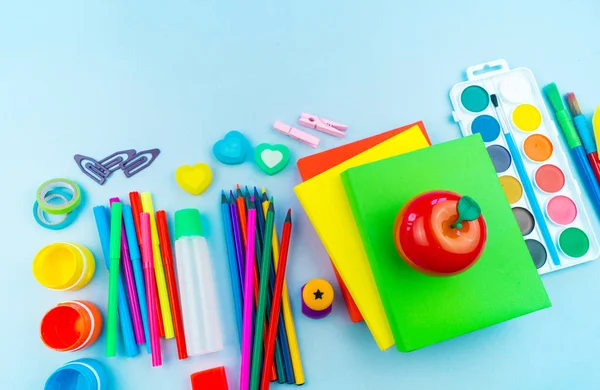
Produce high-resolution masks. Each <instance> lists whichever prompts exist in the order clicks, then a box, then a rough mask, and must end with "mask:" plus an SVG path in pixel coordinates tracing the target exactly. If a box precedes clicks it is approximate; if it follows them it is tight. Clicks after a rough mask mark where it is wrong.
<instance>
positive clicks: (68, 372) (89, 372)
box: [44, 359, 109, 390]
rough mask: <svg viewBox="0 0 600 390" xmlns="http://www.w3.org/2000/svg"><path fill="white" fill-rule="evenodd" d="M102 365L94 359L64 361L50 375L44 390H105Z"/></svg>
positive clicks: (104, 375) (105, 382)
mask: <svg viewBox="0 0 600 390" xmlns="http://www.w3.org/2000/svg"><path fill="white" fill-rule="evenodd" d="M107 389H109V386H108V379H107V374H106V371H105V370H104V367H102V365H101V364H100V362H99V361H97V360H94V359H79V360H74V361H72V362H69V363H66V364H65V365H63V366H62V367H60V368H58V369H57V370H56V371H54V372H53V373H52V375H50V377H49V378H48V380H46V384H45V385H44V390H107Z"/></svg>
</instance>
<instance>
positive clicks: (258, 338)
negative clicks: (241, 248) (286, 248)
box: [250, 198, 275, 390]
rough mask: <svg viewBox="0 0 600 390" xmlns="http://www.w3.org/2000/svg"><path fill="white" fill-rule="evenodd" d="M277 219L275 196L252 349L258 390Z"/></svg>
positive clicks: (254, 386)
mask: <svg viewBox="0 0 600 390" xmlns="http://www.w3.org/2000/svg"><path fill="white" fill-rule="evenodd" d="M274 219H275V208H274V206H273V198H271V202H270V204H269V210H268V211H267V220H266V222H265V234H264V245H263V248H264V249H263V253H262V261H261V265H260V276H261V278H260V286H259V289H258V308H257V310H256V324H255V326H254V347H253V348H254V349H253V350H252V360H251V361H252V371H251V372H250V390H258V388H259V386H260V370H261V369H262V359H261V357H262V356H261V355H262V352H263V351H262V346H263V328H264V323H265V314H266V310H267V298H268V291H269V261H270V260H271V243H272V237H273V221H274Z"/></svg>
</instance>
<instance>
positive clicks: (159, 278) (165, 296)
mask: <svg viewBox="0 0 600 390" xmlns="http://www.w3.org/2000/svg"><path fill="white" fill-rule="evenodd" d="M140 197H141V198H142V210H143V211H144V212H145V213H149V214H150V229H151V230H152V254H153V255H154V274H155V275H156V288H157V290H158V300H159V302H160V312H161V314H162V319H163V324H164V326H165V338H166V339H172V338H173V337H175V329H174V328H173V317H172V316H171V306H169V292H168V291H167V279H166V278H165V269H164V267H163V262H162V256H161V254H160V243H159V241H158V230H157V229H156V219H155V217H154V206H153V205H152V196H151V195H150V193H149V192H142V193H141V194H140Z"/></svg>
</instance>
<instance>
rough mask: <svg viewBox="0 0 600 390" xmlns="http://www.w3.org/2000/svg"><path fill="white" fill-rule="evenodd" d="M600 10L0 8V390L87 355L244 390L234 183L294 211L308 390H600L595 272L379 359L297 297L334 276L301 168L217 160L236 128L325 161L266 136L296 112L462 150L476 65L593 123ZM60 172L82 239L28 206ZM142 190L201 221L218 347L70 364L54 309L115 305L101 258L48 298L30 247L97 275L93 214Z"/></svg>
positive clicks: (579, 272)
mask: <svg viewBox="0 0 600 390" xmlns="http://www.w3.org/2000/svg"><path fill="white" fill-rule="evenodd" d="M599 14H600V3H599V2H598V1H597V0H579V1H576V0H573V1H564V0H546V1H527V0H506V1H502V2H498V1H467V0H458V1H441V0H439V1H397V0H388V1H364V2H356V1H354V2H349V1H322V0H303V1H293V2H292V1H281V0H279V1H278V0H271V1H233V0H232V1H215V0H205V1H169V2H158V1H137V2H134V1H52V2H49V1H48V2H46V1H44V2H30V1H25V0H21V1H13V2H10V3H9V2H6V1H0V134H1V137H2V141H1V145H2V152H1V154H0V166H1V167H2V168H1V169H2V173H1V178H2V190H1V191H0V201H1V202H0V204H2V207H3V210H2V221H3V223H2V229H1V231H2V235H1V237H2V238H1V243H2V256H1V257H2V260H1V262H2V266H3V268H2V272H1V273H0V275H1V276H0V292H1V294H2V297H3V298H2V309H3V310H2V315H1V318H2V320H1V321H0V334H1V335H2V336H1V337H2V353H1V354H0V363H1V368H0V371H1V373H2V375H1V376H0V388H3V389H41V388H42V387H43V383H44V381H45V379H46V377H47V375H48V374H50V373H51V372H52V371H53V370H54V369H55V368H57V367H58V366H59V365H61V364H62V363H64V362H66V361H68V360H71V359H75V358H80V357H95V358H99V359H101V360H102V361H103V362H104V363H105V364H106V365H107V366H108V368H109V369H110V371H111V372H112V377H113V380H114V381H115V382H116V383H117V385H116V386H115V388H117V389H144V388H145V389H166V388H169V389H186V388H188V387H189V384H188V382H189V375H190V374H191V373H192V372H195V371H198V370H202V369H207V368H210V367H213V366H218V365H225V366H226V367H227V370H228V376H229V380H230V385H231V388H236V387H237V383H238V369H239V353H238V343H237V336H236V330H235V323H234V315H233V303H232V299H231V292H230V285H229V275H228V267H227V261H226V257H225V249H224V239H223V233H222V226H221V215H220V212H219V207H218V205H219V192H220V189H221V188H227V189H229V188H232V187H233V186H234V185H235V184H236V183H241V184H248V185H259V186H260V185H264V186H266V187H267V188H268V190H269V192H270V193H271V194H272V195H274V196H275V197H276V202H277V205H278V213H279V217H278V225H279V226H280V224H281V218H282V216H283V214H284V211H285V208H287V207H292V208H293V210H294V215H295V219H294V222H295V225H294V235H293V245H292V250H291V254H290V264H289V269H288V284H289V287H290V290H291V293H292V296H293V307H294V312H295V318H296V326H297V331H298V334H299V337H300V344H301V350H302V356H303V361H304V367H305V371H306V385H305V386H304V387H305V388H306V389H307V390H324V389H357V390H358V389H441V388H444V389H483V388H486V389H544V390H546V389H597V388H599V387H600V371H599V370H598V361H599V358H600V352H599V351H600V314H599V312H600V283H599V282H598V280H599V274H600V263H599V262H595V263H591V264H586V265H582V266H578V267H576V268H573V269H569V270H566V271H562V272H559V273H555V274H551V275H547V276H544V277H543V280H544V284H545V286H546V288H547V290H548V293H549V295H550V297H551V299H552V302H553V307H552V308H551V309H548V310H544V311H542V312H539V313H535V314H532V315H528V316H526V317H524V318H520V319H517V320H513V321H510V322H509V323H505V324H501V325H498V326H494V327H491V328H489V329H485V330H481V331H478V332H475V333H473V334H470V335H466V336H463V337H460V338H457V339H454V340H451V341H448V342H444V343H442V344H439V345H436V346H432V347H429V348H426V349H424V350H420V351H417V352H413V353H410V354H400V353H398V352H396V351H394V350H389V351H386V352H381V351H379V350H378V348H377V347H376V345H375V343H374V342H373V340H372V338H371V336H370V334H369V332H368V331H367V328H366V327H365V325H364V324H356V325H355V324H352V323H351V322H350V321H349V320H348V317H347V314H346V312H345V309H344V308H343V302H342V300H341V297H338V298H337V299H336V301H335V310H334V313H333V314H332V315H331V316H329V317H328V318H326V319H324V320H321V321H311V320H308V319H306V318H304V317H303V316H302V315H301V314H300V312H299V305H300V304H299V290H300V287H301V286H302V284H303V283H305V282H306V281H307V280H309V279H311V278H314V277H325V278H327V279H329V280H331V281H332V282H333V281H334V277H333V272H332V269H331V266H330V265H329V262H328V260H327V256H326V253H325V251H324V249H323V247H322V246H321V244H320V243H319V241H318V239H317V237H316V234H315V233H314V230H313V229H312V227H311V226H310V224H309V222H308V220H307V219H306V217H305V215H304V214H303V213H302V212H301V208H300V207H299V204H298V202H297V200H296V199H295V197H294V195H293V192H292V186H293V185H295V184H296V183H298V182H299V177H298V174H297V173H296V170H295V168H294V167H293V164H290V167H288V169H287V170H286V171H284V172H283V173H281V174H279V175H277V176H275V177H265V176H264V175H262V174H261V173H260V172H259V171H258V170H257V168H256V167H255V166H253V165H252V164H251V163H246V164H244V165H242V166H237V167H228V166H223V165H220V164H218V163H217V162H216V161H215V160H214V158H213V157H212V155H211V152H210V150H211V147H212V145H213V143H214V142H215V141H216V140H218V139H219V138H220V137H222V135H223V134H225V132H226V131H228V130H231V129H240V130H242V131H243V132H245V133H246V134H247V135H248V137H249V138H250V139H251V141H252V142H253V143H254V144H257V143H260V142H281V143H284V144H286V145H288V146H289V147H290V148H291V150H292V152H293V161H295V160H296V159H297V158H298V157H301V156H305V155H308V154H311V153H313V150H312V149H311V148H309V147H307V146H304V145H302V144H300V143H297V142H295V141H293V140H291V139H289V138H286V137H284V136H282V135H279V134H278V133H275V132H274V131H273V130H271V128H270V126H271V124H272V122H273V121H274V120H282V121H285V122H287V123H290V124H292V123H295V121H296V120H297V117H298V115H299V114H300V113H301V112H302V111H307V112H311V113H314V114H318V115H322V116H324V117H326V118H330V119H333V120H337V121H339V122H342V123H346V124H348V125H349V126H350V127H349V130H348V137H347V139H346V140H339V139H336V138H333V137H329V136H327V135H324V134H323V135H322V134H320V133H314V134H318V135H319V136H320V137H321V138H322V144H321V147H320V148H319V150H320V151H322V150H325V149H327V148H329V147H333V146H338V145H341V144H343V143H345V142H349V141H354V140H357V139H360V138H363V137H366V136H369V135H372V134H375V133H378V132H381V131H384V130H388V129H391V128H394V127H397V126H399V125H403V124H407V123H410V122H414V121H417V120H421V119H422V120H423V121H424V122H425V124H426V126H427V128H428V130H429V133H430V135H431V138H432V140H433V142H435V143H439V142H443V141H446V140H450V139H453V138H456V137H458V136H459V130H458V126H457V125H455V124H453V123H451V121H450V111H451V109H450V103H449V99H448V92H449V90H450V88H451V87H452V86H453V85H454V84H455V83H458V82H460V81H463V79H464V70H465V69H466V67H467V66H470V65H473V64H477V63H481V62H484V61H489V60H493V59H497V58H505V59H507V60H508V62H509V64H511V65H512V66H513V67H517V66H526V67H529V68H530V69H532V70H533V72H534V74H535V75H536V77H537V80H538V82H539V84H540V85H545V84H547V83H549V82H552V81H555V82H557V84H558V85H559V87H561V90H562V91H564V92H567V91H569V90H572V91H575V92H576V93H577V96H578V98H579V101H580V103H581V105H582V109H583V110H584V112H585V113H586V114H587V115H590V114H591V112H592V110H593V107H594V106H595V105H596V104H598V103H600V98H599V95H598V93H599V91H600V79H599V78H598V71H599V69H600V50H599V48H598V37H600V23H599V22H598V15H599ZM152 147H159V148H160V149H161V150H162V154H161V156H160V157H159V158H158V159H157V160H156V162H155V163H154V165H153V166H152V167H151V168H149V169H148V170H146V171H145V172H143V173H142V174H139V175H138V176H136V177H135V178H132V179H128V180H126V179H125V178H124V177H123V175H122V174H120V173H116V174H114V175H113V176H112V177H111V178H110V179H109V180H108V182H107V183H106V185H104V186H103V187H100V186H98V185H96V184H95V183H93V182H92V181H90V179H88V178H87V177H86V176H84V175H83V174H82V173H81V172H80V171H79V169H78V167H77V166H76V164H75V163H74V162H73V159H72V156H73V155H74V154H76V153H81V154H85V155H88V156H93V157H95V158H98V159H100V158H102V157H104V156H106V155H108V154H110V153H112V152H113V151H116V150H121V149H127V148H136V149H138V150H142V149H146V148H152ZM197 162H208V163H210V164H211V165H212V167H213V170H214V181H213V184H212V186H211V187H210V189H209V190H208V191H207V192H206V193H205V194H203V195H202V196H200V197H197V198H195V197H192V196H190V195H187V194H186V193H184V192H183V191H182V190H180V189H179V188H178V187H177V185H176V183H175V180H174V175H173V173H174V170H175V169H176V168H177V167H178V166H179V165H183V164H192V163H197ZM61 176H64V177H69V178H73V179H75V180H77V181H79V182H80V183H81V185H82V186H83V187H84V190H85V192H86V194H87V200H86V205H85V209H84V210H83V215H82V216H81V217H80V218H79V220H77V221H76V223H75V224H74V225H73V226H72V227H71V228H69V229H67V230H64V231H59V232H52V231H48V230H44V229H41V228H40V227H39V226H37V225H36V223H35V222H34V220H33V218H32V216H31V205H32V203H33V199H34V193H35V190H36V188H37V186H38V185H39V184H40V183H41V182H43V181H44V180H46V179H49V178H53V177H61ZM131 190H140V191H144V190H147V191H151V192H152V193H153V194H154V201H155V206H156V208H157V209H159V208H164V209H166V210H168V211H169V212H173V211H175V210H177V209H180V208H185V207H197V208H199V209H200V210H201V212H203V213H205V215H206V218H205V220H206V221H207V230H208V231H209V237H208V239H209V246H210V250H211V252H212V257H213V265H214V274H215V279H216V281H217V286H218V291H217V292H218V299H219V302H220V304H221V311H220V317H221V320H222V330H223V333H224V343H225V347H224V349H223V351H222V352H220V353H217V354H213V355H208V356H203V357H200V358H191V359H188V360H186V361H183V362H180V361H178V360H177V358H176V349H175V343H174V341H170V342H168V343H165V342H163V347H164V348H165V351H166V352H165V354H164V358H165V365H164V367H162V368H156V369H152V368H151V367H150V358H149V357H148V356H144V354H140V356H138V357H137V358H135V359H130V360H127V359H124V358H118V359H112V360H107V359H105V358H103V353H104V338H101V339H100V341H99V342H98V343H97V344H96V345H94V346H93V347H91V348H89V349H87V350H85V351H82V352H78V353H75V354H60V353H56V352H53V351H50V350H48V349H47V348H45V347H44V346H43V345H42V343H41V341H40V340H39V336H38V324H39V320H40V318H41V316H42V315H43V313H44V312H45V311H46V310H48V309H49V308H51V307H52V306H53V305H55V304H56V303H58V302H59V301H63V300H69V299H89V300H91V301H93V302H95V303H97V304H98V305H99V306H100V307H101V309H102V310H105V308H106V285H107V272H106V270H105V269H104V268H103V267H102V266H101V265H99V267H98V271H97V273H96V276H95V277H94V279H93V281H92V282H91V283H90V285H89V286H87V287H86V288H84V289H83V290H80V291H78V292H70V293H58V292H52V291H48V290H45V289H44V288H42V287H41V286H40V285H38V284H37V283H36V282H35V280H34V279H33V277H32V274H31V271H30V269H31V262H32V258H33V256H34V254H35V253H36V251H37V250H38V249H39V248H41V247H42V246H44V245H46V244H49V243H52V242H55V241H73V242H77V243H80V244H83V245H86V246H88V247H89V248H90V249H91V250H92V251H93V252H94V254H96V255H97V256H98V262H99V264H102V260H101V259H102V257H101V252H100V245H99V242H98V238H97V234H96V229H95V224H94V221H93V217H92V212H91V207H92V205H96V204H102V203H107V201H108V198H109V197H111V196H115V195H118V196H123V197H124V196H126V195H127V193H128V192H129V191H131ZM593 218H594V221H595V223H596V226H598V225H597V221H596V220H595V216H593ZM336 289H337V284H336ZM336 291H339V290H336ZM274 387H276V388H284V387H283V386H274Z"/></svg>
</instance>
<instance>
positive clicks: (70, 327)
mask: <svg viewBox="0 0 600 390" xmlns="http://www.w3.org/2000/svg"><path fill="white" fill-rule="evenodd" d="M101 331H102V315H101V314H100V310H98V308H97V307H96V306H95V305H94V304H92V303H90V302H86V301H68V302H62V303H59V304H58V305H56V307H54V308H52V309H50V310H49V311H48V312H47V313H46V314H45V315H44V317H43V318H42V321H41V324H40V337H41V339H42V342H43V343H44V344H45V345H46V346H47V347H48V348H50V349H53V350H55V351H58V352H73V351H78V350H81V349H84V348H87V347H88V346H90V345H92V344H93V343H95V342H96V340H98V337H99V336H100V332H101Z"/></svg>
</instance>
